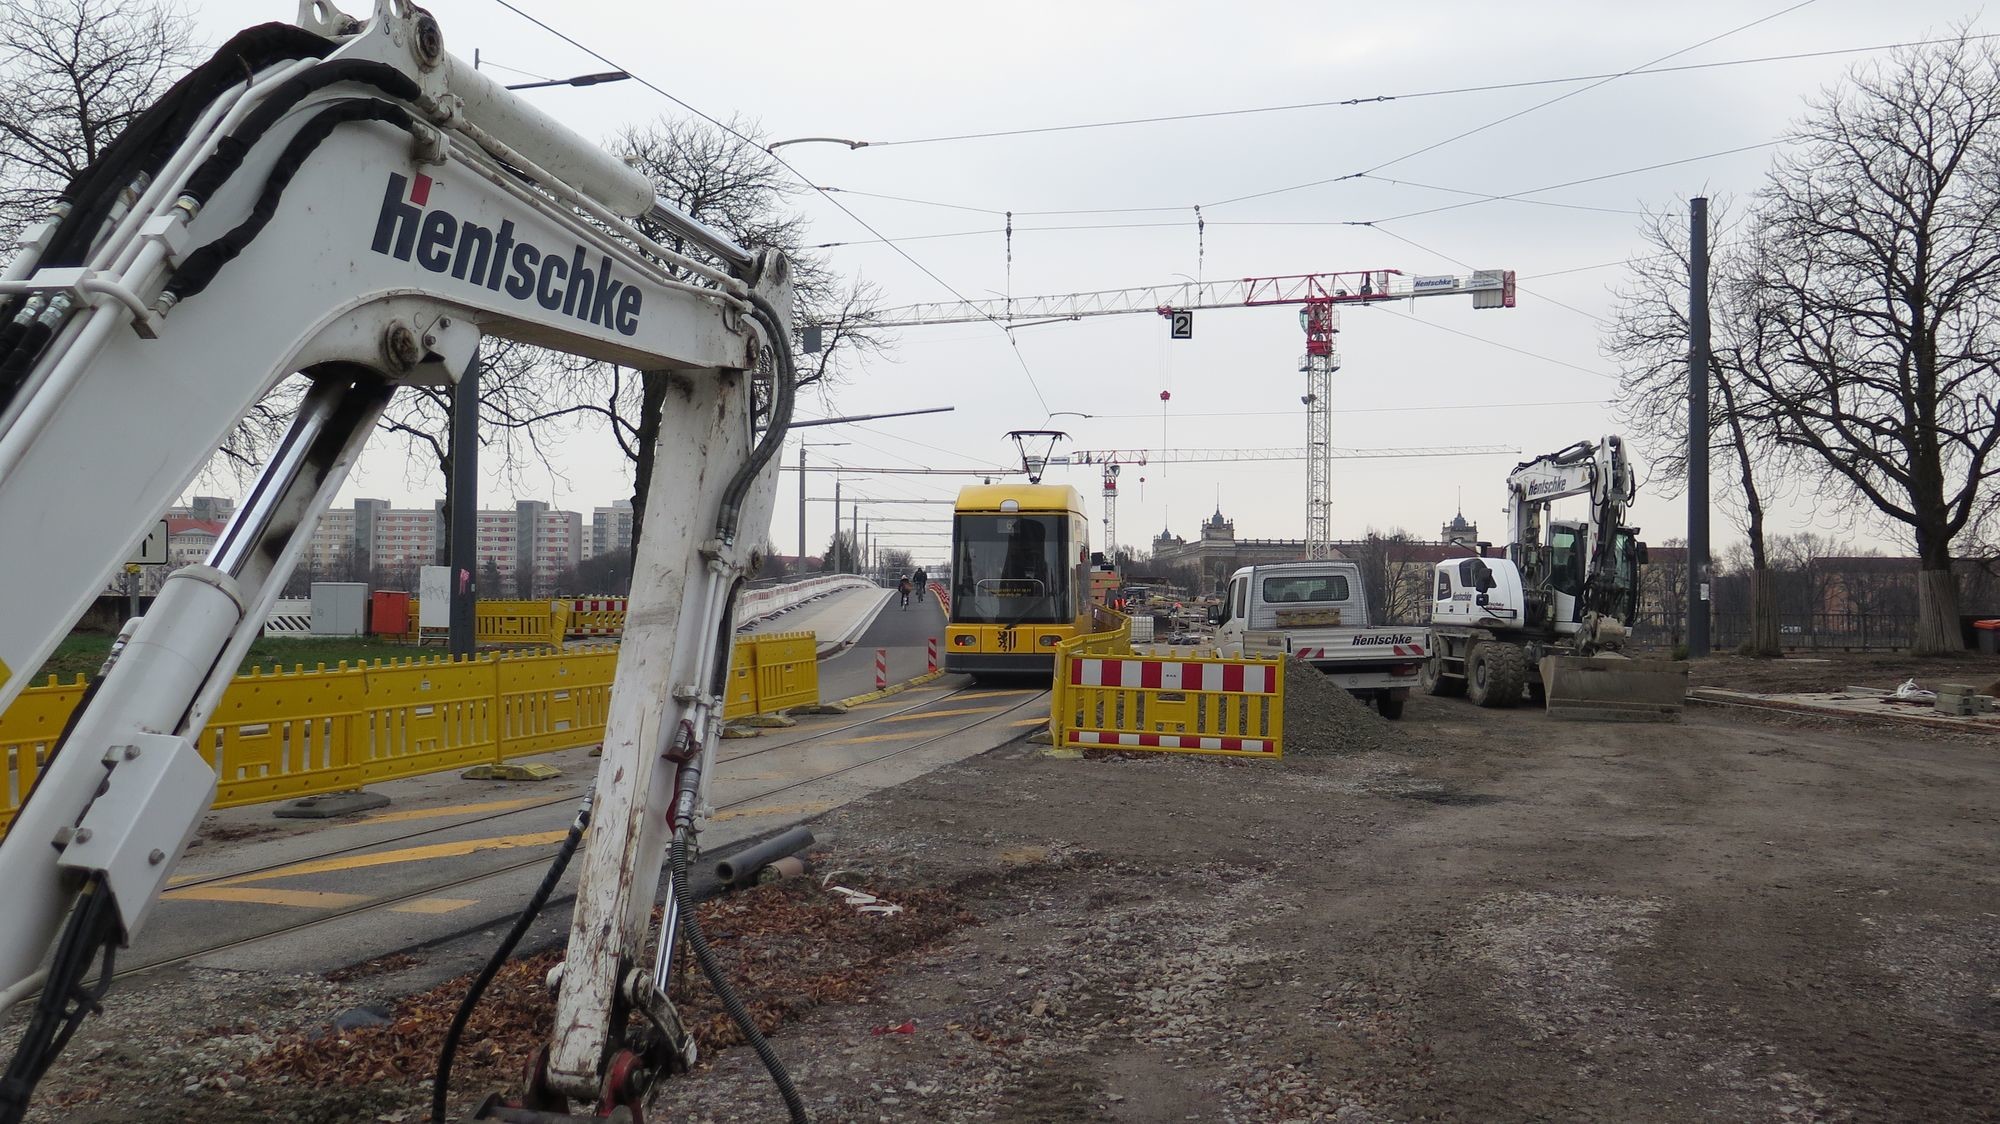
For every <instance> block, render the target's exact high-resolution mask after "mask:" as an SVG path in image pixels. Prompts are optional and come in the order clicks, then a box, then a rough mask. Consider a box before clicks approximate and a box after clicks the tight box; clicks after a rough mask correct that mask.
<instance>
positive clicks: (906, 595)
mask: <svg viewBox="0 0 2000 1124" xmlns="http://www.w3.org/2000/svg"><path fill="white" fill-rule="evenodd" d="M896 589H897V591H898V592H900V593H901V594H902V595H903V604H902V607H903V608H905V609H907V608H909V607H910V579H908V578H904V579H903V581H902V584H900V585H898V586H897V587H896Z"/></svg>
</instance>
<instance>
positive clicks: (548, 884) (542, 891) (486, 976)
mask: <svg viewBox="0 0 2000 1124" xmlns="http://www.w3.org/2000/svg"><path fill="white" fill-rule="evenodd" d="M590 801H591V798H590V797H588V796H586V797H584V798H583V806H582V807H580V808H578V809H577V810H576V819H574V820H572V821H570V825H569V834H568V835H566V836H564V837H563V841H562V847H561V848H560V849H559V850H557V851H556V857H555V861H554V862H551V863H550V864H549V871H548V873H547V874H544V875H543V876H542V884H541V885H540V886H537V887H536V888H535V896H534V897H532V898H530V899H528V907H527V908H526V909H523V910H522V911H521V916H519V917H517V918H515V919H514V927H513V928H512V929H509V930H507V938H506V939H505V940H503V941H501V942H500V947H498V948H496V949H494V950H493V955H492V956H490V957H488V958H487V960H486V966H485V967H484V968H481V969H480V970H479V977H478V978H477V979H475V980H473V981H472V986H471V987H470V988H467V989H466V992H465V999H464V1001H463V1002H461V1003H460V1004H459V1005H458V1013H457V1014H455V1015H453V1016H452V1018H451V1029H449V1030H447V1031H446V1032H445V1036H444V1046H443V1047H442V1048H441V1049H440V1050H439V1051H438V1069H437V1076H436V1077H433V1078H432V1079H431V1124H444V1102H445V1094H446V1093H447V1092H449V1091H450V1089H451V1062H452V1059H453V1058H454V1057H455V1056H457V1054H458V1040H459V1038H460V1037H461V1036H462V1035H464V1033H465V1024H466V1023H467V1022H469V1021H471V1019H472V1010H473V1008H475V1007H477V1006H479V997H480V996H482V995H484V994H486V985H488V984H490V983H492V982H493V977H494V976H496V975H498V974H499V972H500V968H501V966H502V965H504V964H505V963H507V958H508V957H509V956H512V955H513V954H514V946H515V945H518V944H520V943H521V938H522V937H524V936H526V935H527V932H528V926H530V925H532V924H534V923H535V918H536V916H538V915H539V914H540V913H541V912H542V907H543V906H545V905H547V904H549V895H550V894H553V893H555V890H556V883H558V882H561V881H562V876H563V871H564V870H565V869H567V868H568V866H569V860H570V858H571V857H572V856H574V855H575V854H576V845H577V843H578V841H580V840H581V839H582V838H583V830H584V829H585V828H587V827H589V826H590ZM0 1124H5V1122H0Z"/></svg>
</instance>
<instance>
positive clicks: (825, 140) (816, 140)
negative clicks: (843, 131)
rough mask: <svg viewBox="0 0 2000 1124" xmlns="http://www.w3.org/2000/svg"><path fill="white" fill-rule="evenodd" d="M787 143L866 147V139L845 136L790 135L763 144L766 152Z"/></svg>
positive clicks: (851, 147) (776, 149)
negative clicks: (790, 136)
mask: <svg viewBox="0 0 2000 1124" xmlns="http://www.w3.org/2000/svg"><path fill="white" fill-rule="evenodd" d="M788 144H844V145H846V146H847V147H848V148H850V149H853V148H867V147H868V142H867V141H858V140H848V139H847V138H846V137H792V138H791V139H789V140H781V141H772V142H771V143H770V144H767V145H765V146H764V151H766V152H776V151H778V150H779V149H781V148H783V147H785V146H786V145H788Z"/></svg>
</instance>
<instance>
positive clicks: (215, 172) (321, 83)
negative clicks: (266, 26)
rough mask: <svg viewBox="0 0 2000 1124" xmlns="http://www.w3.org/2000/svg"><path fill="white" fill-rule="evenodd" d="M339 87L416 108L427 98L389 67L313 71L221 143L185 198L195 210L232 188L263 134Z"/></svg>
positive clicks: (346, 64) (347, 64)
mask: <svg viewBox="0 0 2000 1124" xmlns="http://www.w3.org/2000/svg"><path fill="white" fill-rule="evenodd" d="M336 82H355V83H359V84H362V85H367V86H373V87H375V88H376V89H378V90H380V91H382V92H383V93H385V94H387V95H389V96H390V97H392V98H395V99H397V100H399V101H411V102H413V101H416V100H417V99H418V98H419V97H422V96H423V90H422V88H421V87H419V86H418V85H417V83H416V82H415V81H414V80H413V79H411V78H410V76H409V75H407V74H404V73H403V72H402V71H400V70H397V69H396V68H395V67H393V66H390V65H389V64H387V63H380V62H370V61H368V60H367V59H339V60H336V61H334V62H329V63H324V64H322V65H320V66H315V67H313V68H312V69H311V70H308V71H306V72H305V73H304V74H301V75H299V76H298V77H296V78H291V79H288V80H286V81H284V82H281V83H279V84H278V88H277V89H275V90H272V91H271V93H270V96H269V97H266V98H265V99H264V100H263V101H261V102H259V103H258V104H257V108H255V109H253V110H251V111H250V113H249V115H248V116H246V117H244V119H243V122H242V124H240V125H238V126H237V127H236V131H235V132H233V133H230V134H229V135H228V136H226V137H224V138H223V139H222V140H221V141H220V142H219V143H217V144H216V146H215V152H214V153H213V154H211V155H210V156H209V158H208V159H206V160H204V161H202V162H201V166H200V167H198V168H196V169H195V170H194V174H193V175H191V176H189V177H188V181H187V186H186V187H183V188H182V189H181V196H182V197H183V198H187V199H192V200H194V202H195V203H197V204H200V203H206V202H208V200H209V198H210V197H211V196H213V195H214V194H215V192H216V189H217V188H220V187H221V186H222V185H223V184H224V183H226V182H228V180H229V177H230V176H233V175H235V174H236V171H237V169H239V168H241V167H242V166H243V159H244V157H245V156H248V155H249V153H250V150H251V148H253V147H255V146H256V144H257V142H258V141H260V140H263V139H264V134H266V133H268V132H270V131H271V126H273V125H276V124H277V123H278V120H279V119H280V118H282V117H283V116H284V115H285V114H287V113H289V112H291V110H292V107H293V106H295V105H297V104H299V102H301V101H303V100H305V98H306V96H307V95H309V94H312V93H314V92H316V91H318V90H323V89H325V88H326V87H328V86H331V85H333V84H334V83H336Z"/></svg>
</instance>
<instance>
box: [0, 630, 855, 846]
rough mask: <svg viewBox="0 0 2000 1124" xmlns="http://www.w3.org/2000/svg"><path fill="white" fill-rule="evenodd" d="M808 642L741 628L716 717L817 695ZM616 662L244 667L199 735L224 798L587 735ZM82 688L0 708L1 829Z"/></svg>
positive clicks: (592, 736)
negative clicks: (743, 633) (744, 634)
mask: <svg viewBox="0 0 2000 1124" xmlns="http://www.w3.org/2000/svg"><path fill="white" fill-rule="evenodd" d="M814 648H815V644H814V640H813V635H812V634H811V633H809V632H804V633H781V634H777V635H772V636H760V637H749V638H745V639H742V640H738V641H737V642H736V645H735V648H734V650H733V652H732V653H731V655H732V667H731V675H730V680H729V681H730V684H731V691H730V695H729V699H728V703H727V705H726V707H725V710H724V716H725V717H729V718H737V717H747V716H749V715H752V714H761V713H768V712H770V711H774V710H782V709H784V708H786V707H791V706H799V705H804V704H807V703H814V702H818V701H819V665H818V663H817V661H816V660H815V659H814ZM617 664H618V649H617V648H615V647H605V648H598V649H590V650H585V651H575V652H567V653H564V652H536V653H518V654H517V653H510V654H504V655H488V656H485V657H482V658H480V659H477V660H459V661H454V660H449V659H446V658H443V657H437V656H433V657H427V658H423V659H414V660H391V661H386V662H385V661H379V660H378V661H376V662H375V663H374V664H372V665H367V664H364V665H361V666H356V667H349V666H348V665H346V664H344V663H343V664H341V665H340V666H339V667H336V668H334V669H332V670H328V669H326V668H325V667H321V668H318V669H317V670H314V671H306V670H304V669H303V668H297V669H294V670H292V671H289V672H278V673H275V674H265V673H262V672H252V673H251V674H249V675H243V676H238V677H237V678H236V679H235V680H234V681H232V682H231V683H230V685H229V689H228V690H227V691H225V692H224V693H223V696H222V701H221V702H220V703H218V704H217V706H216V710H215V714H214V715H213V716H212V717H211V718H210V720H209V724H208V726H207V728H206V729H204V730H203V731H202V732H201V736H200V738H199V739H198V740H197V742H196V746H197V748H198V749H199V750H200V751H201V754H202V756H203V757H204V758H205V759H207V761H208V763H209V765H210V766H211V767H212V768H214V769H215V771H216V775H217V777H218V778H219V779H220V787H219V789H218V791H217V792H216V798H215V806H216V807H219V808H226V807H232V806H234V805H238V804H256V803H260V802H263V801H269V800H288V799H292V798H294V797H299V796H311V795H314V794H316V793H323V792H339V791H341V790H343V789H350V788H358V787H360V786H362V785H365V784H370V783H373V782H377V781H386V780H393V779H395V778H398V777H411V776H418V775H420V774H423V773H434V772H441V771H444V770H448V769H459V768H464V767H465V766H468V765H484V764H497V763H499V762H502V761H505V760H508V759H509V758H514V757H525V756H528V755H530V754H536V753H549V752H552V751H555V750H559V749H574V748H577V747H580V746H588V745H596V744H598V743H599V742H600V741H602V740H603V737H604V724H605V719H606V716H607V715H608V714H609V711H610V706H611V683H612V677H613V673H614V671H615V670H616V668H617ZM739 684H740V685H741V686H742V688H743V689H742V690H741V691H739V690H738V686H739ZM83 691H84V680H83V678H82V677H81V676H79V677H78V678H77V680H76V681H75V682H74V683H58V682H56V680H55V679H54V678H53V677H51V678H50V680H49V683H48V685H47V686H43V687H31V688H29V689H28V690H26V691H23V692H21V695H20V697H19V698H18V699H16V700H15V701H14V704H13V705H12V706H10V707H8V708H7V711H6V712H5V713H4V714H0V765H4V770H5V771H4V773H0V829H4V828H5V826H6V825H7V824H9V823H11V822H13V818H14V813H15V811H16V810H17V809H19V808H20V806H21V801H22V800H23V799H25V798H26V797H27V794H28V792H29V790H30V789H31V788H32V787H33V786H34V783H35V776H36V774H37V773H38V772H39V770H40V768H41V766H42V763H43V762H44V761H46V760H47V758H48V754H49V751H50V750H51V749H52V748H53V747H54V745H55V742H56V739H57V738H58V737H60V736H61V734H62V729H63V726H64V724H65V723H66V722H67V721H68V720H69V715H70V712H71V711H72V710H74V709H75V708H76V705H77V702H78V700H79V699H81V698H82V697H83Z"/></svg>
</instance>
